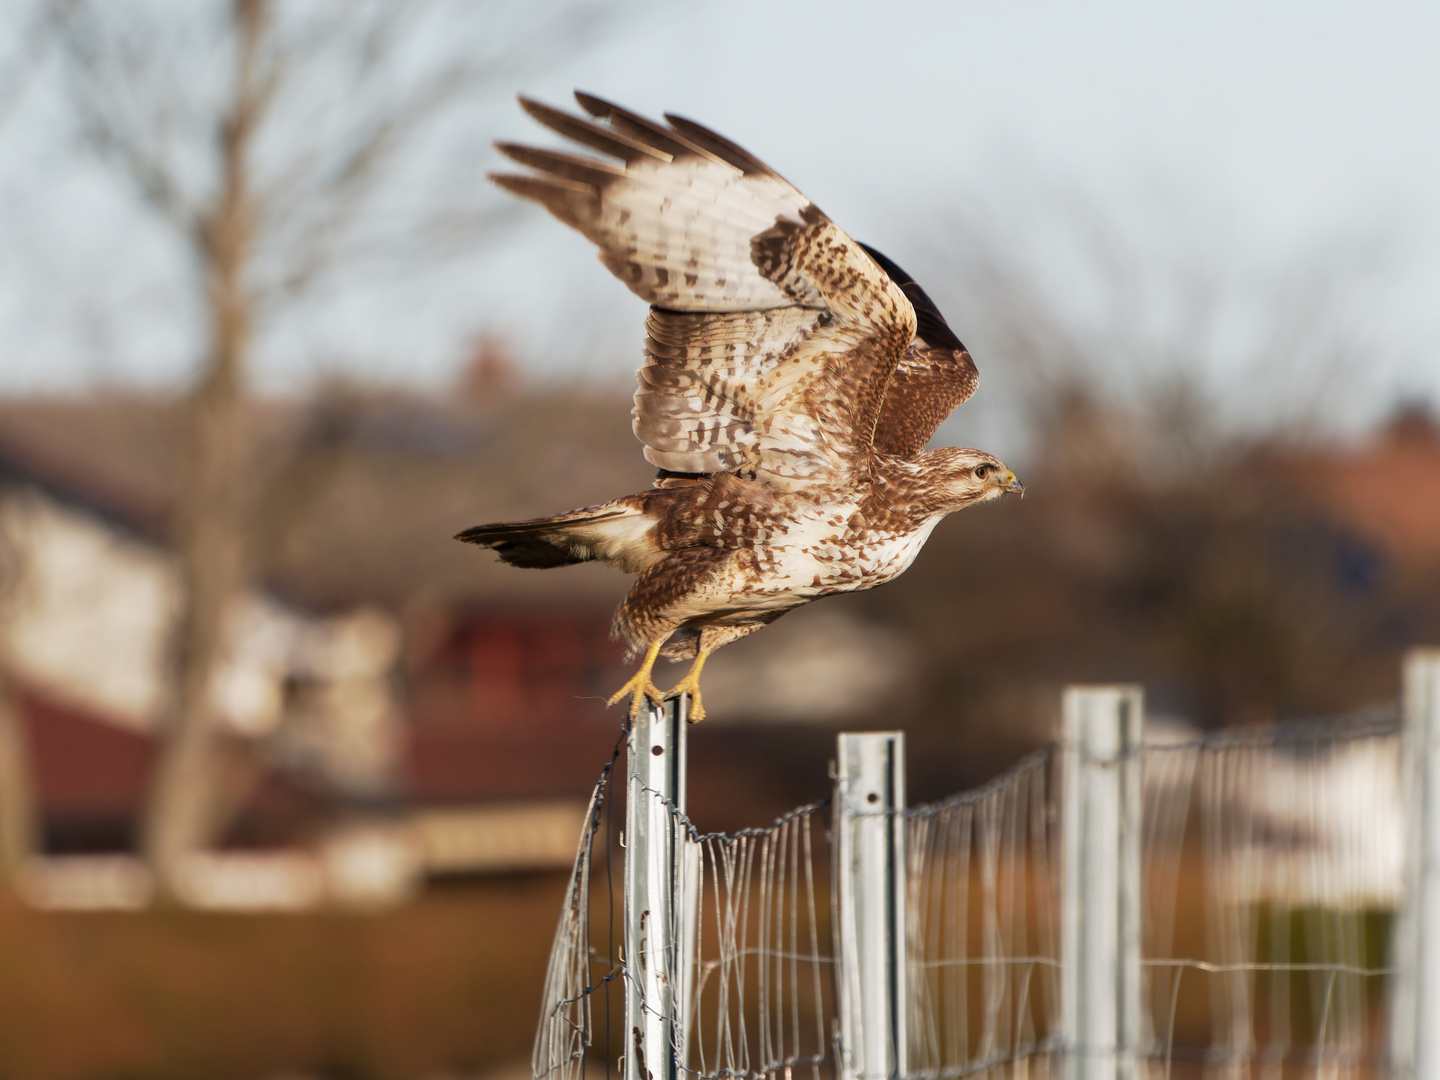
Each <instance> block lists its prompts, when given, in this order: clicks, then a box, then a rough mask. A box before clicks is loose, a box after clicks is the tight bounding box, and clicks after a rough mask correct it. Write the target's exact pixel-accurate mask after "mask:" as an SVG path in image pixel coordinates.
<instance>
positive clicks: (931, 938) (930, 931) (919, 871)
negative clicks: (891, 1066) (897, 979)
mask: <svg viewBox="0 0 1440 1080" xmlns="http://www.w3.org/2000/svg"><path fill="white" fill-rule="evenodd" d="M1055 769H1056V754H1055V751H1054V750H1053V749H1048V750H1045V751H1043V752H1041V753H1039V754H1036V755H1033V756H1032V757H1030V758H1027V759H1026V760H1025V761H1023V762H1021V763H1020V764H1019V765H1017V766H1016V767H1015V768H1014V769H1012V770H1011V771H1010V772H1008V773H1006V774H1005V775H1003V776H1001V777H999V778H997V779H995V780H993V781H991V782H990V783H988V784H986V785H985V786H984V787H981V788H979V789H978V790H975V791H971V792H965V793H962V794H959V795H953V796H951V797H950V798H947V799H944V800H942V801H940V802H937V803H932V804H929V805H923V806H917V807H912V808H911V809H909V810H907V811H905V821H906V862H907V866H906V870H907V875H906V876H907V885H908V894H909V895H908V907H909V911H908V916H909V917H908V920H907V927H908V930H909V935H908V936H909V941H908V943H907V950H906V967H907V982H908V991H909V1010H908V1018H909V1029H910V1030H909V1035H908V1042H909V1054H908V1060H907V1071H908V1075H909V1076H912V1077H915V1078H917V1080H918V1078H924V1080H941V1078H949V1077H965V1076H977V1075H979V1076H984V1075H1011V1074H1013V1073H1014V1071H1015V1070H1016V1069H1017V1068H1019V1067H1022V1066H1023V1067H1025V1068H1027V1069H1028V1070H1029V1075H1031V1076H1036V1077H1044V1076H1048V1075H1050V1074H1051V1073H1052V1072H1053V1070H1054V1068H1055V1064H1056V1058H1055V1055H1056V1053H1057V1051H1058V1050H1059V1049H1060V1048H1061V1044H1062V1035H1061V1024H1060V1019H1061V1018H1060V981H1059V971H1060V921H1059V906H1058V903H1057V901H1058V897H1059V891H1060V871H1061V864H1060V847H1059V843H1058V839H1059V837H1058V834H1057V832H1056V829H1055V803H1054V795H1055V779H1056V778H1055Z"/></svg>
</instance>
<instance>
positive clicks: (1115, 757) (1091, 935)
mask: <svg viewBox="0 0 1440 1080" xmlns="http://www.w3.org/2000/svg"><path fill="white" fill-rule="evenodd" d="M1143 716H1144V706H1143V697H1142V694H1141V690H1140V688H1139V687H1137V686H1072V687H1069V688H1067V689H1066V691H1065V750H1064V753H1065V764H1064V799H1065V802H1064V818H1063V826H1062V831H1063V834H1064V850H1065V870H1064V886H1063V890H1064V895H1063V900H1062V905H1061V957H1062V968H1061V980H1062V981H1061V1013H1062V1022H1063V1030H1064V1036H1065V1049H1066V1052H1067V1055H1068V1060H1067V1067H1066V1072H1065V1075H1066V1076H1067V1077H1070V1078H1071V1080H1100V1078H1102V1077H1103V1078H1104V1080H1115V1078H1119V1080H1131V1078H1135V1077H1138V1075H1139V1062H1138V1056H1137V1055H1138V1051H1139V1048H1140V1041H1141V1025H1142V1023H1143V1016H1144V1014H1143V1011H1142V1002H1141V982H1140V973H1141V969H1140V835H1141V833H1140V829H1141V822H1140V814H1141V806H1142V802H1141V773H1140V758H1139V753H1138V751H1139V748H1140V739H1141V725H1142V724H1143Z"/></svg>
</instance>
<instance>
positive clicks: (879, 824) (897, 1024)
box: [833, 731, 907, 1080]
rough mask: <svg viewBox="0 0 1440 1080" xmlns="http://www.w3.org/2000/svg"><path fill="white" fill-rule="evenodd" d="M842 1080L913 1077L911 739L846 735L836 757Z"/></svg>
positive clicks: (893, 733)
mask: <svg viewBox="0 0 1440 1080" xmlns="http://www.w3.org/2000/svg"><path fill="white" fill-rule="evenodd" d="M833 805H834V808H835V809H834V833H835V893H836V902H837V908H838V910H837V911H836V932H835V933H836V956H837V957H838V961H839V963H838V966H837V968H836V985H837V994H836V997H837V1007H838V1011H839V1014H840V1030H839V1046H838V1048H837V1051H838V1058H839V1069H840V1076H841V1080H892V1078H895V1077H900V1076H904V1075H905V1072H906V1068H907V1065H906V992H907V987H906V976H905V819H904V814H903V813H902V811H904V809H905V734H904V732H900V731H881V732H867V733H864V734H849V735H841V736H840V738H839V745H838V749H837V755H836V769H835V801H834V804H833Z"/></svg>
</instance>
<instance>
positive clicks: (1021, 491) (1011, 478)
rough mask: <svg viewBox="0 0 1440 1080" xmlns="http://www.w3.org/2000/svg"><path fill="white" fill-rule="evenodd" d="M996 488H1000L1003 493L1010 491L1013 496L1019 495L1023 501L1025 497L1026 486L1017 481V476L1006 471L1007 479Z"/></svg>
mask: <svg viewBox="0 0 1440 1080" xmlns="http://www.w3.org/2000/svg"><path fill="white" fill-rule="evenodd" d="M996 487H998V488H1000V490H1001V491H1008V492H1010V494H1012V495H1019V496H1020V497H1021V498H1022V499H1023V498H1024V497H1025V485H1024V484H1022V483H1020V481H1019V480H1016V479H1015V474H1014V473H1013V472H1010V471H1009V470H1006V472H1005V479H1004V480H1003V481H1002V482H1000V483H999V484H997V485H996Z"/></svg>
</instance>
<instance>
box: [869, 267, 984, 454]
mask: <svg viewBox="0 0 1440 1080" xmlns="http://www.w3.org/2000/svg"><path fill="white" fill-rule="evenodd" d="M860 246H861V247H863V248H864V249H865V251H866V252H867V253H868V254H869V255H870V257H871V258H872V259H874V260H875V261H876V262H877V263H878V264H879V265H880V267H881V269H883V270H884V271H885V272H886V273H887V274H889V275H890V279H891V280H892V281H894V282H895V283H896V284H897V285H899V286H900V289H901V291H902V292H904V293H905V295H906V297H908V298H909V300H910V303H911V305H912V306H913V307H914V308H915V319H916V330H915V340H914V341H913V342H912V343H911V345H910V348H909V349H907V350H906V351H905V355H904V356H903V357H902V358H901V360H900V364H899V366H898V367H896V369H895V373H894V375H892V376H891V379H890V385H889V386H888V387H887V388H886V393H885V401H884V403H883V405H882V406H881V410H880V419H879V421H878V423H877V424H876V428H875V449H876V450H879V451H880V452H881V453H885V454H898V455H900V456H901V457H909V456H911V455H913V454H917V453H919V452H920V451H921V450H923V449H925V444H926V443H928V442H929V441H930V438H931V436H933V435H934V434H935V429H936V428H938V427H939V426H940V424H941V423H942V422H943V421H944V420H945V418H946V417H947V416H949V415H950V414H951V413H952V412H954V411H955V409H956V408H957V407H958V406H960V405H962V404H963V403H964V402H965V401H966V400H968V399H969V397H970V395H971V394H973V393H975V389H976V387H977V386H979V384H980V373H979V372H978V371H977V370H976V368H975V362H974V361H973V360H972V359H971V358H970V353H969V350H967V349H966V348H965V346H964V344H963V343H962V342H961V341H960V339H959V337H957V336H956V335H955V332H954V331H953V330H951V329H950V325H949V323H947V322H946V321H945V316H943V315H941V314H940V309H939V307H937V306H936V304H935V301H933V300H931V299H930V296H929V294H927V293H926V292H925V290H924V289H922V288H921V287H920V286H919V285H918V284H917V283H916V281H915V279H914V278H913V277H911V276H910V275H909V274H907V273H906V272H905V271H904V270H902V269H901V268H900V266H899V265H897V264H896V263H895V261H894V260H892V259H890V258H887V257H886V256H885V255H882V254H881V253H880V252H878V251H876V250H875V249H874V248H872V247H870V246H868V245H866V244H861V245H860Z"/></svg>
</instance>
